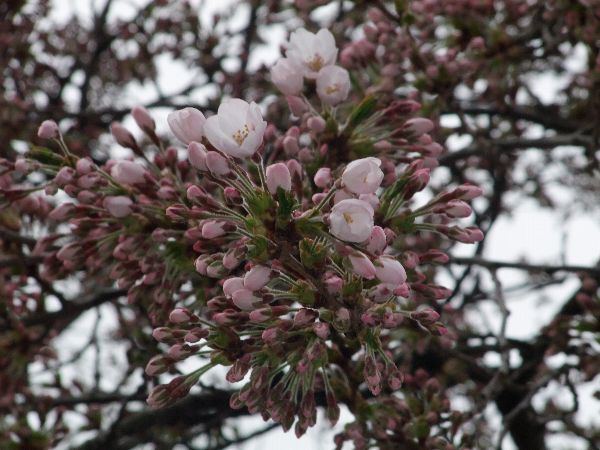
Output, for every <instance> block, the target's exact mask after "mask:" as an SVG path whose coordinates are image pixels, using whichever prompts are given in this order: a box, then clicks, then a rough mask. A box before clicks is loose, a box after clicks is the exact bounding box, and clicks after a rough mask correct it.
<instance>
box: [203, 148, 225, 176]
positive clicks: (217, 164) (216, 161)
mask: <svg viewBox="0 0 600 450" xmlns="http://www.w3.org/2000/svg"><path fill="white" fill-rule="evenodd" d="M206 167H208V170H210V172H211V173H212V174H213V175H216V176H221V175H227V174H228V173H229V172H230V171H231V170H230V169H229V162H227V159H225V158H224V157H223V156H221V155H220V154H219V153H217V152H213V151H210V152H207V153H206Z"/></svg>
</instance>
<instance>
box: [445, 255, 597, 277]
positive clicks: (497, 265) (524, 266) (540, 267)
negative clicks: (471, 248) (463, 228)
mask: <svg viewBox="0 0 600 450" xmlns="http://www.w3.org/2000/svg"><path fill="white" fill-rule="evenodd" d="M450 264H457V265H461V266H481V267H486V268H488V269H518V270H526V271H527V272H541V273H547V274H553V273H556V272H574V273H577V272H585V273H591V274H596V275H600V267H589V266H571V265H561V266H552V265H546V264H528V263H522V262H509V261H491V260H487V259H484V258H480V257H472V258H469V257H461V256H453V257H451V258H450Z"/></svg>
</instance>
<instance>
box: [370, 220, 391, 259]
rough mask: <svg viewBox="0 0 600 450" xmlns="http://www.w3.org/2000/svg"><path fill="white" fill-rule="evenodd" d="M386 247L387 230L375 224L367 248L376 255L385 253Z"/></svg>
mask: <svg viewBox="0 0 600 450" xmlns="http://www.w3.org/2000/svg"><path fill="white" fill-rule="evenodd" d="M386 247H387V240H386V236H385V231H383V228H381V227H380V226H377V225H376V226H374V227H373V231H371V236H370V237H369V241H368V242H367V250H368V251H369V252H371V253H374V254H375V255H379V254H381V253H383V251H384V250H385V248H386Z"/></svg>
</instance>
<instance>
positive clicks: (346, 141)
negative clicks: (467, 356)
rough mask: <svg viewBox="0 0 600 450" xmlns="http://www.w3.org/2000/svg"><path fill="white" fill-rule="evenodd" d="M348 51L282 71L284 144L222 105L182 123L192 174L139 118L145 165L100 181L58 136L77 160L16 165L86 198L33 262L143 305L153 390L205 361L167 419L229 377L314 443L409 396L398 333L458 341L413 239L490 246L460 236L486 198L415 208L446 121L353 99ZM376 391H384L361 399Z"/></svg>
mask: <svg viewBox="0 0 600 450" xmlns="http://www.w3.org/2000/svg"><path fill="white" fill-rule="evenodd" d="M337 54H338V49H337V48H336V45H335V41H334V39H333V36H332V35H331V33H330V32H329V31H327V30H321V31H319V32H318V33H317V34H312V33H310V32H309V31H307V30H304V29H301V30H297V31H296V32H294V33H292V36H291V37H290V42H289V43H288V46H287V50H286V58H283V59H281V60H280V61H278V62H277V64H276V65H275V66H274V67H273V69H272V79H273V82H274V83H275V84H276V85H277V86H278V88H279V89H280V90H281V91H282V92H284V93H285V94H286V95H288V97H287V100H288V105H289V108H290V112H291V113H292V115H293V116H292V119H290V120H293V122H292V123H294V124H293V125H291V126H289V128H288V129H287V130H286V131H285V132H284V133H280V132H278V131H277V130H276V129H275V128H274V127H271V126H269V125H268V124H267V122H266V121H265V120H264V119H263V116H262V113H261V109H260V107H259V106H258V105H257V104H256V103H254V102H252V103H248V102H246V101H244V100H242V99H235V98H233V99H227V100H224V101H223V102H222V103H221V105H220V106H219V108H218V110H217V112H216V114H213V115H210V116H209V117H208V118H206V117H205V115H204V114H203V113H202V112H201V111H198V110H197V109H194V108H184V109H181V110H178V111H175V112H173V113H171V114H170V115H169V117H168V124H169V127H170V129H171V131H172V133H173V134H174V135H175V137H176V138H177V139H178V140H179V141H181V142H182V143H183V144H185V145H187V160H182V159H180V158H179V157H178V151H177V149H176V148H175V147H165V145H164V144H163V142H162V140H161V138H159V137H158V136H157V134H156V131H155V122H154V120H153V119H152V117H150V115H149V113H148V112H147V111H146V110H144V109H143V108H139V107H138V108H134V109H133V110H132V116H133V118H134V119H135V121H136V123H137V124H138V126H139V127H140V129H141V130H142V131H143V133H144V134H145V135H146V137H147V138H148V140H149V142H150V143H151V145H153V147H154V151H153V152H151V151H149V150H143V146H142V145H140V143H138V141H137V140H136V139H135V138H134V136H133V134H131V133H130V132H129V131H128V130H127V129H125V128H124V127H123V126H122V125H121V124H119V123H113V125H112V127H111V130H112V133H113V136H114V138H115V140H116V141H117V142H118V143H119V144H120V145H121V146H123V147H126V148H128V149H130V150H131V151H132V156H133V157H132V158H131V159H122V160H109V161H108V162H106V163H105V164H103V165H102V166H98V165H96V163H94V162H93V161H92V160H91V159H89V158H78V157H77V156H76V155H74V154H73V153H72V152H70V150H69V148H68V146H67V145H66V143H65V141H64V139H63V137H62V135H61V134H60V131H59V129H58V127H57V126H56V124H55V123H53V122H44V123H43V124H42V125H41V126H40V129H39V136H40V137H43V138H47V139H52V140H54V142H55V143H56V145H58V146H59V147H60V149H61V151H62V155H57V154H55V153H53V152H50V151H49V150H44V149H37V150H36V151H35V152H32V153H30V155H29V158H28V159H26V160H21V161H18V162H17V164H18V166H19V170H24V171H32V170H35V169H36V168H40V167H43V168H44V169H45V170H46V171H47V173H49V174H51V176H52V179H51V181H49V182H48V183H47V184H46V186H45V192H46V194H50V195H52V194H54V193H56V192H57V190H58V189H61V190H62V191H64V192H65V193H66V194H67V195H68V196H70V197H71V198H72V201H70V202H66V203H62V204H60V205H58V206H56V207H55V208H54V209H53V210H52V211H50V212H49V213H48V217H49V218H50V219H52V220H65V219H68V220H70V224H71V230H70V233H69V234H68V235H58V236H54V237H53V238H52V239H49V240H44V241H41V243H40V244H39V245H38V246H37V247H36V249H35V250H34V254H36V255H39V256H40V257H43V258H44V259H45V264H44V267H45V273H44V276H45V277H46V278H47V279H48V280H51V279H53V278H56V277H58V276H61V275H65V274H68V273H75V271H77V270H78V269H79V268H82V267H86V268H88V270H89V269H93V270H94V271H96V273H98V276H107V277H110V278H111V279H113V280H115V281H116V282H117V285H118V287H120V288H122V289H125V290H126V291H127V293H128V298H129V300H130V301H131V302H138V303H139V304H140V305H142V306H144V307H145V308H146V309H147V310H148V311H149V312H150V316H151V320H152V322H153V324H154V325H155V329H154V332H153V336H154V338H155V339H156V340H157V341H158V342H159V343H160V344H161V347H162V346H163V345H164V350H165V351H164V353H160V354H158V355H156V356H154V357H153V358H152V359H151V360H150V361H149V363H148V365H147V366H146V372H147V374H148V375H149V376H158V375H160V374H163V373H167V372H169V371H171V370H172V369H174V368H175V366H176V364H177V363H178V362H180V361H182V360H184V359H188V358H191V357H194V358H195V360H198V361H201V360H203V359H205V358H207V361H206V363H205V364H204V365H201V366H200V367H199V368H198V369H197V370H194V371H192V372H190V373H188V374H185V375H179V376H177V377H175V378H173V379H172V380H171V381H170V382H169V383H167V384H160V385H158V386H157V387H156V388H155V389H154V390H153V391H152V392H151V394H150V397H149V399H148V401H149V403H150V404H151V405H153V406H162V405H165V404H167V403H169V402H171V401H173V400H175V399H177V398H180V397H182V396H184V395H186V394H187V393H188V392H189V391H190V389H191V388H192V387H193V386H194V385H195V384H196V383H197V381H198V380H199V379H200V377H201V376H202V375H203V374H204V373H205V372H206V371H208V370H209V369H211V368H213V367H215V366H219V365H221V366H226V367H229V369H228V372H227V375H226V379H227V380H228V381H229V382H231V383H235V382H241V381H245V384H244V385H243V387H242V388H241V389H240V390H239V391H238V392H236V393H235V394H234V395H233V396H232V398H231V406H232V407H234V408H239V407H243V406H245V407H247V408H248V409H249V410H250V411H251V412H260V413H261V414H262V415H263V417H264V418H265V419H267V418H271V419H273V420H275V421H277V422H279V423H281V425H282V426H283V428H284V429H286V430H287V429H289V428H291V427H292V426H293V425H294V423H295V431H296V434H297V435H302V434H303V433H304V432H305V431H306V429H307V428H309V427H310V426H312V425H314V424H315V421H316V408H317V404H320V405H323V406H325V407H326V411H327V417H328V418H329V419H330V420H331V422H332V423H335V422H336V421H337V419H338V417H339V406H338V404H339V403H340V402H343V403H345V404H346V405H348V406H349V407H350V408H351V409H355V408H358V407H359V403H360V399H359V396H360V395H374V396H376V395H379V394H381V393H382V392H384V391H387V392H393V391H395V390H397V389H399V388H400V387H401V385H402V380H403V377H404V375H403V374H402V372H401V371H400V369H399V368H398V366H397V363H396V361H395V358H394V357H393V356H392V353H391V352H390V349H389V348H388V342H389V339H387V336H388V335H389V333H391V332H392V330H401V329H404V328H405V329H416V330H418V331H419V332H421V333H427V332H429V333H431V334H432V335H435V336H443V335H444V334H445V333H446V329H445V327H444V326H443V325H442V323H441V322H440V321H439V319H440V314H439V312H441V311H440V308H439V305H438V304H437V303H436V301H437V300H440V299H443V298H445V297H446V296H447V295H448V294H449V291H448V290H447V289H445V288H443V287H441V286H438V285H435V284H434V283H432V282H431V280H429V279H428V278H427V276H426V275H425V273H424V271H423V270H421V269H420V266H427V265H430V264H443V263H445V262H447V260H448V257H447V256H446V254H445V253H444V252H443V251H441V250H439V249H436V248H426V249H423V248H419V247H415V248H412V249H411V248H410V240H408V239H407V237H408V236H410V235H415V234H417V233H424V234H433V233H435V234H438V235H442V236H445V237H447V238H448V239H452V240H456V241H460V242H466V243H473V242H476V241H479V240H481V239H482V238H483V236H482V233H481V232H480V231H479V230H478V229H476V228H474V227H466V228H465V227H463V226H462V225H461V224H460V223H455V221H456V219H462V218H465V217H468V216H469V215H470V214H471V208H470V206H469V205H468V203H467V202H468V201H469V200H471V199H473V198H474V197H476V196H477V195H479V194H480V193H481V190H480V189H479V188H477V187H476V186H473V185H461V186H458V187H456V188H453V189H449V190H447V191H444V192H442V193H440V194H438V195H436V196H434V197H433V198H432V199H431V200H429V201H428V202H426V203H424V204H421V205H419V206H415V204H414V203H415V201H414V198H413V197H414V195H415V194H416V193H417V192H420V191H422V190H424V189H425V188H426V186H427V184H428V182H429V175H430V170H431V168H432V167H435V164H434V161H435V157H436V156H437V155H439V153H440V151H441V147H440V146H439V145H438V144H436V143H435V142H434V141H433V139H432V137H431V136H430V135H429V134H428V133H429V132H430V131H431V130H432V128H433V123H432V122H431V121H429V120H427V119H424V118H420V117H415V116H414V113H415V112H416V111H418V109H419V104H418V103H417V102H415V101H414V100H410V99H404V100H390V99H389V98H388V97H387V96H385V95H382V96H380V97H377V96H374V95H371V94H367V95H366V96H365V97H363V98H362V99H361V98H351V97H350V94H351V85H350V76H349V73H348V71H347V70H346V69H343V68H341V67H338V66H336V65H335V62H336V58H337ZM303 90H304V91H305V92H304V93H303ZM311 92H312V93H316V99H315V97H314V96H313V95H312V94H311ZM333 106H335V108H332V107H333ZM207 115H208V114H207ZM438 147H440V148H438ZM36 152H37V153H36ZM18 195H19V193H18V192H17V193H13V196H18ZM421 203H423V202H421ZM363 383H364V385H365V386H366V388H367V389H368V392H369V393H367V391H364V392H362V393H360V388H361V386H362V385H363ZM357 392H358V394H357ZM359 394H360V395H359Z"/></svg>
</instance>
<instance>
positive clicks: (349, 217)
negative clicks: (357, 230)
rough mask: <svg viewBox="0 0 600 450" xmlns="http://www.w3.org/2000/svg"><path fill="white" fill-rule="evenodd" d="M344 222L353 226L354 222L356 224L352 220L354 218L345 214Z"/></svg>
mask: <svg viewBox="0 0 600 450" xmlns="http://www.w3.org/2000/svg"><path fill="white" fill-rule="evenodd" d="M344 220H345V221H346V223H347V224H351V223H352V222H354V220H353V219H352V216H351V215H350V214H348V213H344Z"/></svg>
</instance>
